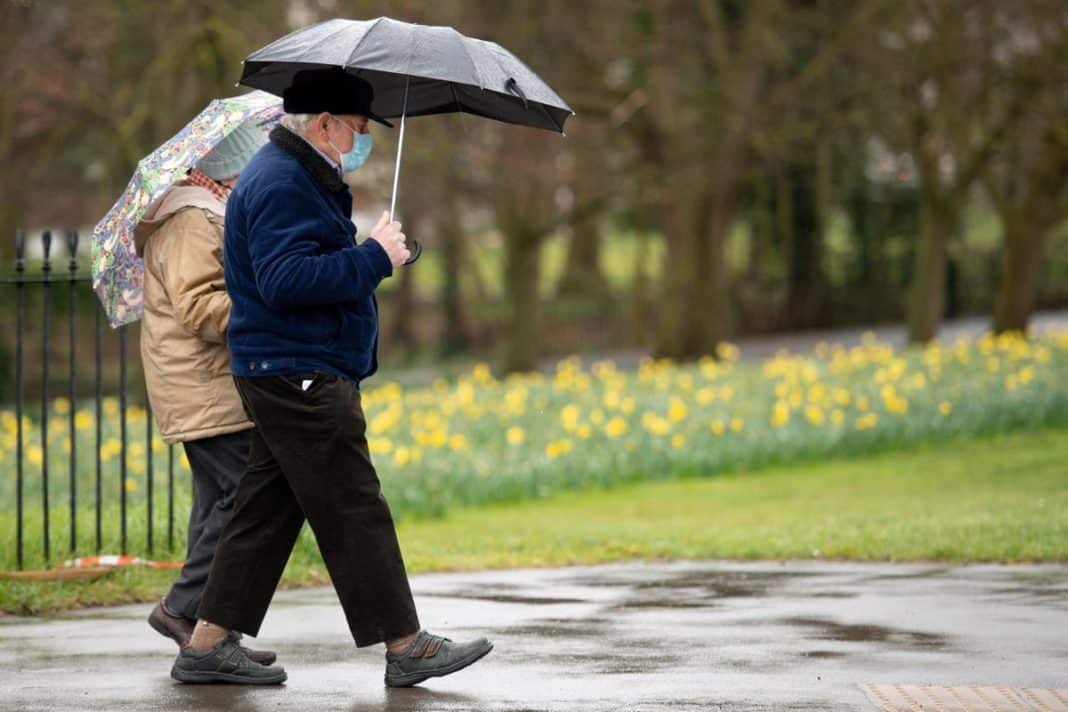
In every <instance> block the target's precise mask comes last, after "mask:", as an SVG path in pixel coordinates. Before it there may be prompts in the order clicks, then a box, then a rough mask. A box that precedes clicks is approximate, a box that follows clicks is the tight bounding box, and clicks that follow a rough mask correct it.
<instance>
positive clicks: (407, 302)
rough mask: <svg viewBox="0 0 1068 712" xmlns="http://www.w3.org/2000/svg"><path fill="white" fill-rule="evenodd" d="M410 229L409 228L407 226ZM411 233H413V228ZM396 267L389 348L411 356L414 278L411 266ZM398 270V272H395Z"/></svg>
mask: <svg viewBox="0 0 1068 712" xmlns="http://www.w3.org/2000/svg"><path fill="white" fill-rule="evenodd" d="M413 227H414V225H413ZM409 229H411V228H409ZM413 234H417V233H414V230H413ZM413 266H414V265H411V266H408V267H398V268H396V269H395V270H394V274H395V275H397V278H398V279H399V282H398V284H397V291H396V293H395V294H394V296H393V299H392V301H393V319H392V323H391V324H390V325H389V332H388V334H389V348H390V350H391V351H396V350H400V351H403V352H404V354H405V356H407V357H411V355H412V354H413V353H415V349H416V343H415V330H414V329H413V324H412V318H413V316H414V314H415V280H414V279H413V274H412V267H413ZM398 272H399V274H397V273H398Z"/></svg>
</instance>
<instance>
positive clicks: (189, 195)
mask: <svg viewBox="0 0 1068 712" xmlns="http://www.w3.org/2000/svg"><path fill="white" fill-rule="evenodd" d="M185 208H202V209H203V210H207V211H209V212H212V213H214V214H215V215H218V216H219V217H225V215H226V203H224V202H222V201H221V200H219V199H218V198H216V197H215V196H214V195H213V194H212V192H211V191H210V190H208V189H207V188H201V187H200V186H196V185H186V184H183V183H176V184H175V185H172V186H171V187H170V188H168V189H167V190H166V191H165V192H164V193H163V195H161V196H159V197H158V198H156V199H155V200H154V201H152V204H151V205H149V206H148V210H147V211H145V215H144V217H143V218H141V222H139V223H138V224H137V227H136V228H135V229H134V247H135V248H136V249H137V254H138V255H142V256H143V255H144V249H145V242H146V241H147V240H148V238H150V237H151V236H152V235H153V233H155V232H156V230H158V229H159V228H160V226H161V225H163V223H165V222H167V219H168V218H169V217H171V216H172V215H174V214H175V213H176V212H178V211H179V210H184V209H185Z"/></svg>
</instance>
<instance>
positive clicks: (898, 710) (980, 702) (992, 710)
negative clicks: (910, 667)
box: [861, 683, 1068, 712]
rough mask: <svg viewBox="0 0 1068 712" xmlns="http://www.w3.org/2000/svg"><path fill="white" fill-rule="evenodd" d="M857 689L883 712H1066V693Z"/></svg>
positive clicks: (992, 689)
mask: <svg viewBox="0 0 1068 712" xmlns="http://www.w3.org/2000/svg"><path fill="white" fill-rule="evenodd" d="M861 689H862V690H864V693H865V694H866V695H867V696H868V699H869V700H871V702H872V704H874V705H875V706H876V707H878V708H879V709H881V710H884V711H885V712H927V711H928V710H930V711H931V712H1068V690H1048V689H1041V688H1023V687H939V686H936V685H875V684H872V683H868V684H867V685H861Z"/></svg>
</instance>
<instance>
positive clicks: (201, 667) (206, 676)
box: [171, 638, 286, 685]
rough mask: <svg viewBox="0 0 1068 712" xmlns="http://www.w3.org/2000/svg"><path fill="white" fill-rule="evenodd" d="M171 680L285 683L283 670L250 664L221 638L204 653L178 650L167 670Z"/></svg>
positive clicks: (262, 683)
mask: <svg viewBox="0 0 1068 712" xmlns="http://www.w3.org/2000/svg"><path fill="white" fill-rule="evenodd" d="M171 677H173V678H174V679H175V680H178V681H179V682H192V683H204V682H231V683H236V684H239V685H277V684H279V683H283V682H285V681H286V671H285V670H283V669H282V668H280V667H268V666H266V665H260V664H259V663H254V662H252V661H251V660H249V658H248V656H247V655H245V654H244V653H243V652H242V651H241V647H240V646H239V645H238V644H237V643H236V642H234V640H233V639H232V638H223V639H222V640H220V641H219V643H218V645H216V646H215V647H214V648H212V649H211V650H209V651H207V652H205V653H201V652H196V651H194V650H192V649H191V648H189V647H185V648H182V650H181V652H179V653H178V658H177V659H176V660H175V661H174V667H172V668H171Z"/></svg>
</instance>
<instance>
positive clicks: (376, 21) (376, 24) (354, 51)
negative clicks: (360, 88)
mask: <svg viewBox="0 0 1068 712" xmlns="http://www.w3.org/2000/svg"><path fill="white" fill-rule="evenodd" d="M384 19H385V18H384V17H379V18H378V19H376V20H375V21H374V22H373V23H371V26H370V27H368V28H367V32H364V33H363V37H361V38H360V41H359V42H357V43H356V46H355V47H353V48H352V51H351V52H349V57H348V59H346V60H345V68H346V69H348V68H349V67H350V66H352V64H351V62H352V56H353V55H354V54H356V50H358V49H359V48H360V45H362V44H363V41H364V40H365V39H367V35H369V34H371V32H372V31H373V30H374V29H375V28H376V27H378V23H380V22H382V20H384ZM353 68H354V69H359V67H353Z"/></svg>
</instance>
